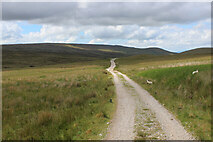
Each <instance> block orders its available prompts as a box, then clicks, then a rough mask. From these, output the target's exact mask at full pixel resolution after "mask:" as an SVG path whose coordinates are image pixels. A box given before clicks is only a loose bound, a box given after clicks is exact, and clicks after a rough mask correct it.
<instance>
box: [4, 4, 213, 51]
mask: <svg viewBox="0 0 213 142" xmlns="http://www.w3.org/2000/svg"><path fill="white" fill-rule="evenodd" d="M174 10H175V12H174ZM186 13H189V14H186ZM2 32H3V34H2V41H1V44H2V45H3V44H29V43H73V44H76V43H80V44H103V45H121V46H127V47H135V48H149V47H158V48H161V49H164V50H167V51H171V52H184V51H187V50H191V49H195V48H202V47H211V3H207V2H203V3H199V2H196V3H195V2H179V3H175V2H164V3H160V2H152V3H149V2H148V3H145V2H138V3H127V2H119V3H118V2H106V3H104V4H103V3H97V2H80V3H79V2H72V3H64V2H57V3H55V2H22V3H20V2H19V3H17V2H9V3H6V2H2Z"/></svg>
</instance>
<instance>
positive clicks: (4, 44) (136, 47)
mask: <svg viewBox="0 0 213 142" xmlns="http://www.w3.org/2000/svg"><path fill="white" fill-rule="evenodd" d="M22 44H25V45H26V44H71V45H72V44H83V45H103V46H121V47H124V48H136V49H149V48H158V49H162V50H165V51H168V52H172V53H182V52H186V51H190V50H194V49H201V48H212V47H211V46H210V47H195V48H191V49H188V50H184V51H170V50H167V49H164V48H162V47H156V46H155V47H154V46H152V47H151V46H150V47H134V46H125V45H121V44H101V43H97V44H96V43H62V42H59V43H52V42H40V43H39V42H37V43H11V44H10V43H9V44H1V46H3V45H22Z"/></svg>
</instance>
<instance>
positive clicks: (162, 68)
mask: <svg viewBox="0 0 213 142" xmlns="http://www.w3.org/2000/svg"><path fill="white" fill-rule="evenodd" d="M116 63H117V64H118V66H117V70H119V71H121V72H123V73H125V74H127V75H128V76H129V77H130V78H132V79H133V80H134V81H136V82H137V83H139V84H140V85H141V86H142V87H144V88H145V89H146V90H147V91H148V92H149V93H150V94H151V95H153V96H154V97H155V98H156V99H157V100H158V101H159V102H160V103H161V104H164V105H165V107H166V108H167V109H168V110H169V111H171V112H172V113H173V114H174V115H175V116H176V117H177V118H178V119H179V120H180V121H181V123H182V124H183V126H184V127H185V128H186V129H187V130H188V131H190V132H192V133H193V134H194V135H195V136H196V137H198V139H202V140H210V139H211V67H212V65H211V64H210V63H211V56H210V55H207V54H202V55H172V56H158V57H157V56H132V57H129V59H128V57H125V58H120V59H118V60H117V61H116ZM188 63H189V64H188ZM194 63H196V64H195V65H194ZM172 66H173V67H172ZM197 69H198V70H199V73H198V74H195V75H192V72H193V71H194V70H197ZM147 79H149V80H151V81H152V82H153V84H152V85H148V84H147V83H146V80H147Z"/></svg>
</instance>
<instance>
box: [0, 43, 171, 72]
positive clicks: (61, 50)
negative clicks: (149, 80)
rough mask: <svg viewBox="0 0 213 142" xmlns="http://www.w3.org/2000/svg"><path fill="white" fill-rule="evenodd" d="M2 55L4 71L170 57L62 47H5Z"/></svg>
mask: <svg viewBox="0 0 213 142" xmlns="http://www.w3.org/2000/svg"><path fill="white" fill-rule="evenodd" d="M2 52H3V69H6V68H23V67H34V66H43V65H54V64H66V63H72V62H78V61H91V60H97V59H108V58H113V57H124V56H131V55H138V54H149V55H169V54H171V52H168V51H165V50H163V49H159V48H148V49H138V48H129V47H124V46H118V45H94V44H63V43H41V44H13V45H3V46H2Z"/></svg>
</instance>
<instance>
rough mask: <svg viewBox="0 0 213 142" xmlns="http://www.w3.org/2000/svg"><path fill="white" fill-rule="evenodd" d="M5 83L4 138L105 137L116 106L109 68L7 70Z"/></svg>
mask: <svg viewBox="0 0 213 142" xmlns="http://www.w3.org/2000/svg"><path fill="white" fill-rule="evenodd" d="M103 64H104V63H103ZM64 66H66V65H64ZM2 85H3V86H2V87H3V93H2V94H3V95H2V98H3V139H4V140H26V139H28V140H29V139H37V140H63V139H64V140H77V139H102V138H103V137H104V135H105V134H106V128H107V127H108V125H107V122H109V121H110V119H111V118H112V113H113V112H114V109H115V104H114V103H110V102H109V100H110V98H113V99H115V94H114V85H113V82H112V79H111V77H110V75H109V73H107V72H106V71H105V66H100V65H87V66H82V65H67V66H66V68H64V67H61V66H60V67H57V66H54V67H47V68H39V67H38V68H33V69H19V70H11V71H3V83H2ZM99 134H102V136H100V135H99Z"/></svg>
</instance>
